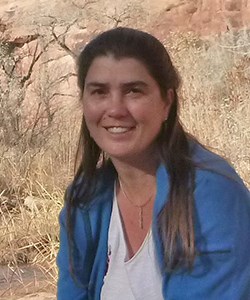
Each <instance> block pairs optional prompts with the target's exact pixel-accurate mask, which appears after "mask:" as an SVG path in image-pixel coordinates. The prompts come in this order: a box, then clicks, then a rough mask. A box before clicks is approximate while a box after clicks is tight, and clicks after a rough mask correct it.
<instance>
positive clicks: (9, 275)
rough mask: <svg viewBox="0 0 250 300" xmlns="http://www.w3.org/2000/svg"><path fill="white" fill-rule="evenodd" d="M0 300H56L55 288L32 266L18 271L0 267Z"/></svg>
mask: <svg viewBox="0 0 250 300" xmlns="http://www.w3.org/2000/svg"><path fill="white" fill-rule="evenodd" d="M0 299H1V300H28V299H29V300H56V296H55V288H54V287H52V285H51V283H50V282H49V280H48V278H46V276H45V275H44V274H43V273H42V272H41V271H40V270H39V269H37V268H35V267H33V266H23V267H20V268H18V269H14V268H9V267H6V266H0Z"/></svg>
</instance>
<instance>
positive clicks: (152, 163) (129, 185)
mask: <svg viewBox="0 0 250 300" xmlns="http://www.w3.org/2000/svg"><path fill="white" fill-rule="evenodd" d="M112 162H113V164H114V166H115V169H116V171H117V173H118V178H119V182H120V184H121V185H122V188H123V190H124V191H125V193H126V195H127V197H130V199H131V200H132V201H133V199H134V200H135V201H136V202H137V204H138V205H140V204H141V203H144V201H145V199H147V198H148V197H150V196H151V195H152V197H154V195H155V193H156V170H157V168H158V165H159V161H158V160H156V159H154V160H153V159H151V160H147V161H145V160H144V161H143V162H139V161H138V160H137V161H136V163H133V164H132V163H131V164H130V163H127V162H122V161H117V160H112ZM118 189H120V186H119V185H118ZM140 199H141V200H142V201H140Z"/></svg>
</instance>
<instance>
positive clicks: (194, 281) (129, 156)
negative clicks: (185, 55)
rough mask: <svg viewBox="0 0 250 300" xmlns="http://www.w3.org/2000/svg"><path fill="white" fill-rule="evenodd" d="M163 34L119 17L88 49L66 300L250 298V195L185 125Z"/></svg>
mask: <svg viewBox="0 0 250 300" xmlns="http://www.w3.org/2000/svg"><path fill="white" fill-rule="evenodd" d="M179 83H180V80H179V77H178V74H177V72H176V70H175V68H174V66H173V65H172V63H171V60H170V58H169V55H168V53H167V52H166V50H165V48H164V46H163V45H162V44H161V43H160V42H159V41H158V40H157V39H156V38H154V37H153V36H151V35H149V34H147V33H144V32H141V31H137V30H133V29H129V28H116V29H113V30H109V31H107V32H104V33H102V34H100V35H99V36H97V37H96V38H95V39H93V40H92V41H91V42H90V43H89V44H88V45H87V46H86V47H85V49H84V50H83V51H82V53H81V54H80V56H79V60H78V85H79V88H80V91H81V101H82V103H83V119H82V127H81V134H80V142H79V148H78V156H77V161H78V164H79V167H78V169H77V172H76V174H75V178H74V180H73V183H72V185H71V186H70V187H69V188H68V190H67V193H66V201H65V207H64V208H63V210H62V212H61V214H60V250H59V253H58V258H57V263H58V267H59V280H58V299H59V300H64V299H65V300H66V299H67V300H69V299H74V300H80V299H81V300H85V299H95V300H97V299H102V300H107V299H108V300H113V299H117V300H123V299H126V300H132V299H133V300H134V299H143V300H147V299H150V300H152V299H156V300H160V299H174V300H177V299H181V300H183V299H192V300H196V299H199V300H200V299H202V300H206V299H209V300H213V299H214V300H218V299H220V300H223V299H225V300H228V299H234V300H237V299H241V300H247V299H250V259H249V253H248V251H249V250H248V249H250V236H249V228H250V199H249V193H248V191H247V189H246V187H245V186H244V184H243V183H242V181H241V179H240V178H239V177H238V175H237V174H236V172H235V171H234V170H233V168H232V167H231V166H230V165H229V164H228V163H227V162H226V161H224V160H223V159H222V158H220V157H218V156H217V155H215V154H213V153H211V152H209V151H208V150H206V149H205V148H204V147H202V146H201V145H200V144H198V143H197V142H196V141H195V139H194V138H192V137H190V136H189V135H188V134H187V133H186V132H185V131H184V130H183V128H182V126H181V124H180V121H179V117H178V96H177V89H178V87H179Z"/></svg>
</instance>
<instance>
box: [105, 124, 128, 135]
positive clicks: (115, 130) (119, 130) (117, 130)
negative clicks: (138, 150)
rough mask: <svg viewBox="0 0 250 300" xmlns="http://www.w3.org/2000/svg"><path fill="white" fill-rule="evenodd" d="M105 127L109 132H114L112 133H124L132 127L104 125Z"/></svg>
mask: <svg viewBox="0 0 250 300" xmlns="http://www.w3.org/2000/svg"><path fill="white" fill-rule="evenodd" d="M105 129H106V130H107V131H108V132H109V133H114V134H121V133H126V132H129V131H131V130H132V129H134V127H122V126H110V127H105Z"/></svg>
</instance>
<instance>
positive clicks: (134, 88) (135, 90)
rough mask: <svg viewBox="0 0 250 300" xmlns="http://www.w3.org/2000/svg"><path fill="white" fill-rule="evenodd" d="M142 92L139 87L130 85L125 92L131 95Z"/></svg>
mask: <svg viewBox="0 0 250 300" xmlns="http://www.w3.org/2000/svg"><path fill="white" fill-rule="evenodd" d="M142 93H143V91H142V89H140V88H139V87H131V88H129V89H128V90H127V94H131V95H139V94H142Z"/></svg>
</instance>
